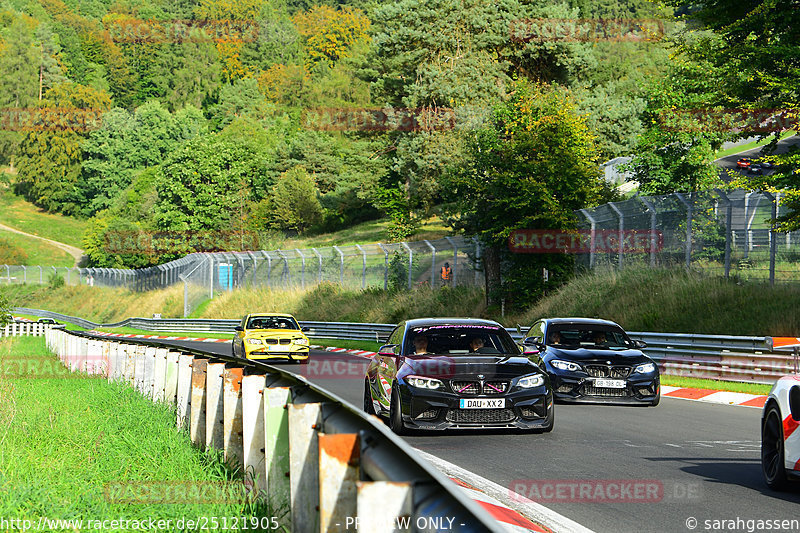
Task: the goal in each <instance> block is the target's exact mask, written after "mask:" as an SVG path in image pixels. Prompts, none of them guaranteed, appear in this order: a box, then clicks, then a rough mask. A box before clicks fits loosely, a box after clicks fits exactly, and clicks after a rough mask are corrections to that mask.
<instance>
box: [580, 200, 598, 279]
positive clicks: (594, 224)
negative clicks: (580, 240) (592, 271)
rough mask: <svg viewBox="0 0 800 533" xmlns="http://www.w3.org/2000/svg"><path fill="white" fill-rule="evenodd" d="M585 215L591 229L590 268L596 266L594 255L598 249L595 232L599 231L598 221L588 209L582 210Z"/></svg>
mask: <svg viewBox="0 0 800 533" xmlns="http://www.w3.org/2000/svg"><path fill="white" fill-rule="evenodd" d="M580 211H581V213H582V214H583V216H585V217H586V220H588V221H589V224H590V227H591V229H590V230H589V268H594V256H595V250H597V243H596V242H595V232H596V231H597V221H596V220H595V219H594V217H593V216H592V215H590V214H589V211H587V210H586V209H581V210H580Z"/></svg>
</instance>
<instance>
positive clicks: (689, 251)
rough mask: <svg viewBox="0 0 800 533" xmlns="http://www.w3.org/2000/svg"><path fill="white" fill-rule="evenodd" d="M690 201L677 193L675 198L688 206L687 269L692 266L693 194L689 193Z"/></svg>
mask: <svg viewBox="0 0 800 533" xmlns="http://www.w3.org/2000/svg"><path fill="white" fill-rule="evenodd" d="M689 194H690V196H689V200H686V198H684V197H683V194H681V193H679V192H676V193H675V196H677V197H678V200H680V201H681V202H683V205H685V206H686V268H689V267H690V266H691V265H692V202H691V200H692V193H689Z"/></svg>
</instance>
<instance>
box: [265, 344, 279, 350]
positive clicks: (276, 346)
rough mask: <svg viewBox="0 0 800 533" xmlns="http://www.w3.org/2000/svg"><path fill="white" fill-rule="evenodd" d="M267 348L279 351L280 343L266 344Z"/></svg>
mask: <svg viewBox="0 0 800 533" xmlns="http://www.w3.org/2000/svg"><path fill="white" fill-rule="evenodd" d="M267 349H268V350H269V351H270V352H280V351H281V345H280V344H270V345H268V346H267Z"/></svg>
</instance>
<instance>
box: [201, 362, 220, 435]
mask: <svg viewBox="0 0 800 533" xmlns="http://www.w3.org/2000/svg"><path fill="white" fill-rule="evenodd" d="M224 371H225V363H208V365H207V367H206V419H205V424H206V440H205V443H206V448H217V449H218V450H222V449H224V446H223V445H224V441H223V433H224V432H223V430H224V423H225V416H224V413H223V401H224V398H223V395H222V374H223V372H224Z"/></svg>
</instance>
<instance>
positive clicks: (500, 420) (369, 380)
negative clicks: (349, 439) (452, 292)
mask: <svg viewBox="0 0 800 533" xmlns="http://www.w3.org/2000/svg"><path fill="white" fill-rule="evenodd" d="M388 342H389V344H386V345H384V346H382V347H381V349H380V350H379V353H378V354H377V355H375V356H374V357H372V360H371V362H370V364H369V366H368V368H367V374H366V377H365V379H364V410H365V411H366V412H367V413H370V414H379V415H381V416H386V417H388V419H389V426H390V427H391V428H392V431H394V432H395V433H398V434H402V433H404V432H405V431H406V430H407V429H424V430H444V429H450V428H472V429H474V428H498V427H499V428H520V429H531V430H539V431H550V430H551V429H553V419H554V413H553V409H554V408H553V390H552V388H551V387H550V379H549V378H548V377H547V374H546V373H545V372H543V371H542V370H541V368H539V366H538V365H537V364H536V362H533V361H531V360H530V359H528V358H527V357H525V356H524V355H523V354H522V353H521V350H520V348H519V346H517V345H516V344H515V343H514V341H513V339H512V338H511V336H510V335H509V334H508V332H507V331H506V330H505V328H503V327H502V326H501V325H500V324H498V323H497V322H493V321H491V320H476V319H464V318H423V319H415V320H409V321H407V322H403V323H401V324H400V325H398V326H397V327H396V328H395V330H394V331H393V332H392V334H391V335H390V336H389V341H388Z"/></svg>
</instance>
